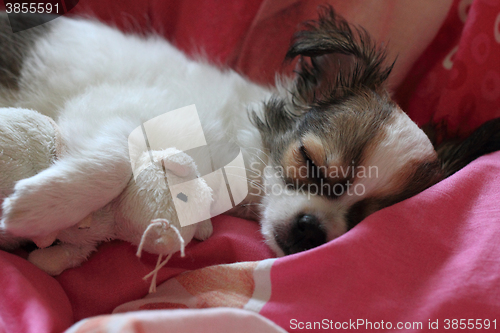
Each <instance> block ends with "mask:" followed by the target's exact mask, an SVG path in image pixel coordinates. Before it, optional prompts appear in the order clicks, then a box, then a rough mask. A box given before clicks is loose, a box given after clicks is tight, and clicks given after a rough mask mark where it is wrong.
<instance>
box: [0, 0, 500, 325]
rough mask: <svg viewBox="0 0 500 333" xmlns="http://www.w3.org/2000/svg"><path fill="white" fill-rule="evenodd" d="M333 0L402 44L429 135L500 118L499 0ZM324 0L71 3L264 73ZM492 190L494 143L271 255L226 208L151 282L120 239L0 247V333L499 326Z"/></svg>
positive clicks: (146, 262) (400, 93) (498, 232)
mask: <svg viewBox="0 0 500 333" xmlns="http://www.w3.org/2000/svg"><path fill="white" fill-rule="evenodd" d="M328 2H329V3H331V4H333V5H334V7H335V8H337V9H338V10H339V12H340V13H342V14H343V15H344V16H345V17H346V18H347V19H349V20H350V21H353V22H357V23H362V24H363V26H365V27H366V28H367V29H368V30H369V31H370V32H371V33H372V34H374V35H375V36H376V37H377V39H378V40H384V41H389V46H390V50H391V51H390V55H392V56H395V55H396V53H397V54H398V62H397V66H396V68H395V73H394V75H393V77H392V78H391V82H390V84H391V85H392V86H393V88H394V90H395V96H396V98H397V100H398V102H399V103H400V104H401V105H402V107H403V109H404V110H406V111H407V112H408V113H409V115H410V116H411V117H412V118H413V119H414V120H415V121H416V122H417V123H418V124H419V125H424V124H426V123H428V122H429V121H432V122H434V123H435V124H438V125H439V127H438V128H439V131H438V133H437V134H438V139H443V138H446V137H453V136H465V135H467V134H469V133H470V132H471V131H472V130H473V129H474V128H477V126H479V125H480V124H482V123H483V122H485V121H487V120H489V119H492V118H495V117H499V116H500V3H499V2H498V1H496V0H474V1H472V0H454V1H448V0H446V1H439V2H437V1H431V0H428V1H410V0H400V1H384V2H380V1H377V0H373V1H369V0H367V1H349V2H347V1H340V0H339V1H328ZM322 3H324V1H321V2H320V1H296V0H284V1H272V0H254V1H251V0H247V1H238V2H237V1H223V0H208V1H200V0H187V1H182V2H181V1H154V0H150V1H140V2H139V1H120V2H116V1H97V0H91V1H84V0H81V1H80V2H79V3H78V5H77V6H76V7H75V8H74V9H73V10H72V12H71V13H70V14H71V15H76V14H82V13H93V15H95V16H97V17H99V18H100V19H102V20H105V21H107V22H109V23H112V24H116V25H117V26H118V27H120V28H121V29H124V30H127V31H131V30H135V31H137V30H138V29H139V30H141V31H143V32H145V31H150V30H151V29H152V30H154V31H156V32H158V33H160V34H162V35H164V36H165V37H167V38H168V39H169V40H171V41H173V42H174V43H175V44H176V45H177V46H178V47H180V48H181V49H183V50H185V51H186V52H188V53H190V54H195V55H199V54H203V55H205V56H206V57H208V58H209V59H210V60H212V61H213V62H215V63H218V64H221V65H224V66H229V67H232V68H234V69H236V70H238V71H239V72H241V73H243V74H244V75H246V76H248V77H249V78H251V79H253V80H255V81H257V82H260V83H263V84H271V83H272V82H273V80H274V75H275V73H276V72H277V71H278V72H290V70H291V69H293V64H292V65H286V64H285V65H283V63H282V59H283V56H284V54H285V52H286V47H287V45H288V43H289V39H290V37H291V35H292V33H293V31H294V30H295V29H296V27H297V24H298V23H299V22H301V21H303V20H305V19H310V18H314V17H315V10H316V7H317V5H318V4H322ZM396 50H397V51H396ZM165 61H168V59H166V60H165ZM499 202H500V152H497V153H492V154H489V155H487V156H483V157H481V158H479V159H478V160H476V161H474V162H473V163H471V164H470V165H469V166H467V167H466V168H464V169H463V170H461V171H459V172H458V173H456V174H455V175H453V176H451V177H450V178H448V179H446V180H444V181H442V182H440V183H439V184H437V185H435V186H433V187H431V188H429V189H428V190H426V191H424V192H422V193H420V194H419V195H417V196H415V197H413V198H410V199H408V200H405V201H403V202H400V203H398V204H396V205H394V206H392V207H388V208H386V209H383V210H381V211H379V212H377V213H375V214H373V215H371V216H369V217H368V218H367V219H365V220H364V221H363V222H362V223H360V224H359V225H358V226H356V227H355V228H354V229H352V230H351V231H349V232H348V233H347V234H345V235H343V236H341V237H339V238H338V239H336V240H334V241H331V242H329V243H328V244H325V245H323V246H320V247H318V248H315V249H312V250H309V251H307V252H303V253H299V254H295V255H292V256H288V257H284V258H273V254H272V252H271V251H270V250H269V249H268V248H267V246H266V245H265V244H264V242H263V239H262V237H261V236H260V233H259V227H258V225H257V224H256V223H255V222H251V221H246V220H241V219H237V218H233V217H228V216H219V217H216V218H214V219H213V222H214V235H213V236H212V237H211V238H210V239H208V240H207V241H205V242H193V243H191V244H190V245H189V246H188V247H187V249H186V257H185V258H180V257H179V256H178V255H176V256H174V257H173V259H172V260H171V261H170V262H169V264H168V265H167V266H166V267H165V268H163V269H162V270H161V271H160V273H159V276H158V281H159V284H160V285H159V287H158V292H157V293H156V294H152V295H147V291H148V288H149V284H148V282H146V281H143V280H142V277H143V276H144V275H146V274H147V273H148V272H149V271H151V270H152V269H153V268H154V266H155V263H156V257H155V256H152V255H147V254H145V255H143V257H142V258H141V259H138V258H137V257H136V256H135V250H136V249H135V248H134V247H133V246H131V245H129V244H125V243H121V242H110V243H106V244H103V245H102V246H101V247H100V248H99V251H98V252H97V253H95V254H93V255H92V256H91V258H90V260H89V261H88V262H86V263H85V264H83V265H82V266H81V267H78V268H75V269H71V270H67V271H65V272H64V273H62V274H61V275H60V276H58V277H56V278H52V277H50V276H48V275H46V274H45V273H43V272H42V271H40V270H39V269H37V268H36V267H34V266H33V265H31V264H30V263H28V262H27V261H26V260H24V259H23V257H24V256H25V255H26V254H25V253H22V252H21V251H19V252H17V253H15V254H9V253H6V252H0V262H1V264H0V332H2V331H5V332H40V333H45V332H62V331H64V330H66V329H68V328H69V327H70V326H71V325H73V324H74V323H75V322H78V321H80V320H82V319H83V320H84V321H80V322H79V323H77V324H76V325H75V326H73V327H72V328H71V329H70V331H71V332H107V331H120V332H157V331H161V330H162V329H163V330H165V329H166V328H171V329H172V330H175V331H182V330H184V331H186V332H196V331H201V330H203V331H207V332H211V331H213V332H216V331H241V332H245V331H246V332H280V331H283V330H286V331H302V330H307V331H310V330H320V329H339V328H341V329H353V328H358V329H360V330H365V331H370V330H371V329H373V330H377V331H383V330H388V329H391V328H392V329H407V330H412V331H427V330H429V328H439V329H440V330H445V329H447V328H450V329H455V328H456V329H458V328H459V327H460V328H463V327H466V328H468V329H471V328H479V327H481V329H482V330H486V329H487V330H489V331H496V330H498V325H499V324H500V323H499V321H500V297H499V295H500V259H499V258H500V246H499V245H498V239H500V203H499ZM205 308H211V309H205ZM229 308H230V309H229ZM136 310H140V311H139V312H137V311H136ZM113 312H114V314H112V313H113ZM95 316H98V317H95ZM273 323H274V324H273ZM358 325H359V326H358ZM463 325H466V326H463ZM471 325H472V326H471ZM479 325H481V326H479ZM487 327H488V328H487Z"/></svg>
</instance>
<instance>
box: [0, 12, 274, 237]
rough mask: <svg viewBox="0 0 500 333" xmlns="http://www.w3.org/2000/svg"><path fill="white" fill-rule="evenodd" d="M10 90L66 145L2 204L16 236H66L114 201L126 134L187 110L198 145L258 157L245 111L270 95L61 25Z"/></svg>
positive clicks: (101, 29) (90, 26)
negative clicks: (50, 123) (192, 111)
mask: <svg viewBox="0 0 500 333" xmlns="http://www.w3.org/2000/svg"><path fill="white" fill-rule="evenodd" d="M20 87H21V88H20V90H19V92H18V93H16V94H15V96H14V98H15V103H14V104H15V105H16V106H19V107H24V108H31V109H35V110H37V111H39V112H41V113H43V114H46V115H49V116H51V117H53V118H54V119H56V121H57V123H58V125H59V127H60V129H61V132H62V136H63V137H65V138H67V154H66V155H65V157H64V158H62V159H61V160H60V161H58V162H57V163H56V164H55V165H53V166H51V167H50V168H48V169H46V170H44V171H42V172H41V173H39V174H37V175H36V176H34V177H31V178H28V179H24V180H21V181H19V182H18V183H17V184H16V186H15V189H14V193H13V194H12V195H11V196H10V197H9V198H7V199H6V200H5V202H4V204H3V217H2V222H1V223H2V225H3V226H4V227H5V228H6V229H8V230H9V231H10V232H12V233H13V234H15V235H18V236H23V237H37V236H44V235H48V234H51V233H53V232H54V231H56V230H61V229H65V228H68V227H71V226H73V225H75V224H76V223H78V222H79V221H80V220H82V219H83V218H85V217H86V216H87V215H88V214H89V213H91V212H92V211H95V210H97V209H99V208H101V207H103V206H104V205H106V204H107V203H109V202H110V201H111V200H112V199H113V198H115V197H117V196H118V195H119V194H120V193H121V192H122V191H123V189H124V188H125V186H126V185H127V183H128V180H129V179H130V175H131V166H130V161H129V158H128V151H127V137H128V135H129V134H130V133H131V132H132V130H133V129H135V128H136V127H137V126H140V125H141V124H142V123H143V122H145V121H147V120H149V119H151V118H153V117H155V116H158V115H161V114H163V113H165V112H168V111H171V110H175V109H178V108H180V107H184V106H186V105H190V104H196V107H197V110H198V113H199V116H200V118H201V121H202V124H205V128H204V129H205V136H206V137H207V141H210V142H226V141H230V140H232V141H234V142H235V143H237V144H238V145H239V146H240V147H242V148H246V147H249V148H250V147H251V148H257V149H258V150H259V149H261V147H260V140H259V134H258V132H257V130H256V129H255V128H253V126H252V125H251V124H250V123H249V121H248V115H247V107H248V105H249V104H251V103H257V102H259V101H263V100H265V99H266V98H268V96H269V95H270V91H268V90H267V89H264V88H262V87H259V86H257V85H255V84H252V83H250V82H249V81H247V80H245V79H243V78H242V77H240V76H239V75H237V74H236V73H234V72H232V71H225V72H221V71H220V70H219V69H217V68H215V67H212V66H209V65H207V64H204V63H200V62H194V61H191V60H189V59H187V57H186V56H185V55H183V54H182V53H181V52H179V51H178V50H176V49H175V48H174V47H172V46H171V45H170V44H169V43H167V42H165V41H164V40H162V39H160V38H156V37H150V38H147V39H144V38H139V37H136V36H130V35H124V34H123V33H121V32H119V31H118V30H116V29H113V28H110V27H107V26H105V25H103V24H101V23H98V22H91V21H86V20H74V19H66V18H59V19H57V20H56V21H54V26H53V29H52V31H51V32H50V34H48V35H47V36H45V37H43V38H42V39H40V40H38V41H37V42H36V44H35V47H34V50H33V52H32V54H31V55H30V56H29V58H28V59H27V60H26V62H25V63H24V66H23V70H22V75H21V79H20ZM212 153H213V155H215V156H214V160H220V159H221V158H222V156H223V154H225V153H227V152H225V151H223V150H215V151H212Z"/></svg>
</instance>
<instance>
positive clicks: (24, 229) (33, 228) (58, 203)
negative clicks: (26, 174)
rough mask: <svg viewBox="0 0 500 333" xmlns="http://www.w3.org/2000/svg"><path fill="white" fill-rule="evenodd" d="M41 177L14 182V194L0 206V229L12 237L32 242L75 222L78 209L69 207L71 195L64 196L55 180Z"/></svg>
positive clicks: (81, 204)
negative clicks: (0, 218)
mask: <svg viewBox="0 0 500 333" xmlns="http://www.w3.org/2000/svg"><path fill="white" fill-rule="evenodd" d="M43 175H44V174H43V173H40V174H38V175H36V176H34V177H31V178H27V179H23V180H21V181H19V182H17V184H16V186H15V187H14V192H13V193H12V194H11V195H10V196H9V197H8V198H6V199H5V200H4V202H3V204H2V211H3V215H2V220H1V222H0V227H1V228H3V229H5V230H7V231H9V232H10V233H12V234H13V235H16V236H20V237H25V238H33V237H40V236H47V235H50V234H52V233H54V232H55V231H57V230H60V229H64V228H66V227H68V226H70V225H72V224H71V223H72V222H73V220H75V221H74V222H75V223H76V222H78V220H79V216H78V214H77V212H78V209H75V207H74V205H72V203H71V194H68V193H65V192H64V190H63V188H61V186H60V184H58V182H57V180H56V179H51V178H50V177H41V176H43ZM83 205H84V203H80V206H83ZM75 213H76V214H75Z"/></svg>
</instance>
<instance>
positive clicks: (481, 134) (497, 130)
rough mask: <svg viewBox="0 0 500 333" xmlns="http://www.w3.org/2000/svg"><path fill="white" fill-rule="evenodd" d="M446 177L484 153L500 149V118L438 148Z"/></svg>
mask: <svg viewBox="0 0 500 333" xmlns="http://www.w3.org/2000/svg"><path fill="white" fill-rule="evenodd" d="M436 150H437V153H438V158H439V161H440V162H441V167H442V169H443V173H444V176H445V177H449V176H451V175H452V174H454V173H455V172H457V171H458V170H460V169H462V168H463V167H465V166H466V165H467V164H469V163H470V162H472V161H474V160H475V159H476V158H479V157H481V156H483V155H486V154H489V153H492V152H495V151H498V150H500V118H496V119H492V120H490V121H487V122H486V123H484V124H483V125H481V126H480V127H479V128H478V129H477V130H475V131H474V133H472V134H471V135H470V136H469V137H468V138H467V139H465V140H463V141H459V140H450V141H447V142H444V143H442V144H441V145H440V146H439V147H438V148H437V149H436Z"/></svg>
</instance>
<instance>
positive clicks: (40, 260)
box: [28, 244, 95, 276]
mask: <svg viewBox="0 0 500 333" xmlns="http://www.w3.org/2000/svg"><path fill="white" fill-rule="evenodd" d="M94 250H95V246H94V245H92V244H86V245H73V244H61V245H54V246H51V247H48V248H45V249H37V250H35V251H33V252H31V253H30V255H29V256H28V261H29V262H31V263H32V264H34V265H35V266H37V267H38V268H40V269H41V270H43V271H44V272H46V273H47V274H49V275H52V276H55V275H59V274H61V273H62V272H63V271H65V270H66V269H68V268H73V267H77V266H80V265H81V264H82V263H83V262H84V261H85V260H87V258H88V256H89V255H90V253H91V252H92V251H94Z"/></svg>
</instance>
